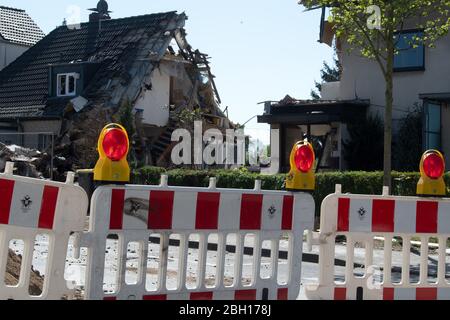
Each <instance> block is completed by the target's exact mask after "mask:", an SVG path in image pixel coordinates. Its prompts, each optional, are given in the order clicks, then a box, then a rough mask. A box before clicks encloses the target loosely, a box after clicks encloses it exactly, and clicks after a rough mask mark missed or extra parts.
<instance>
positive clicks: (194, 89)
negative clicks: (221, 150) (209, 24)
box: [0, 0, 233, 167]
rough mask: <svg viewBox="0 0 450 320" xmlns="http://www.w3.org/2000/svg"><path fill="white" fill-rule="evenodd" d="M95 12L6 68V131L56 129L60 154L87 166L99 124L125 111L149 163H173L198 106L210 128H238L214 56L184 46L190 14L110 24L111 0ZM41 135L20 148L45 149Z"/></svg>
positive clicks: (0, 101) (1, 118)
mask: <svg viewBox="0 0 450 320" xmlns="http://www.w3.org/2000/svg"><path fill="white" fill-rule="evenodd" d="M91 11H93V12H92V14H91V15H90V19H89V22H86V23H81V24H79V25H65V24H63V25H62V26H60V27H58V28H56V29H55V30H53V31H52V32H50V33H49V34H48V35H47V36H46V37H44V38H43V39H42V40H41V41H39V42H38V43H37V44H36V45H35V46H34V47H32V48H31V49H30V50H28V51H26V52H25V53H24V54H23V55H21V56H20V57H19V58H18V59H17V60H16V61H14V62H13V63H11V64H10V65H9V66H7V67H6V68H5V69H4V70H2V71H1V72H0V130H3V132H5V130H9V131H10V132H18V133H33V132H36V133H43V132H51V133H53V134H54V139H55V142H56V149H57V150H58V149H64V150H65V151H64V155H66V154H68V155H69V156H71V157H73V159H74V162H75V164H76V166H79V167H89V166H91V165H92V164H93V163H95V160H96V157H97V153H96V140H97V137H98V134H99V132H100V130H101V128H102V127H103V126H104V125H105V124H107V123H109V122H111V121H116V120H117V119H118V114H120V112H121V110H122V109H123V108H126V107H131V108H132V112H133V115H134V117H135V119H134V120H135V121H134V122H135V126H136V130H135V131H136V135H135V136H134V137H133V144H134V147H135V149H136V150H137V153H138V156H139V157H141V159H145V163H148V164H159V165H165V164H166V162H167V161H166V160H167V159H168V158H169V159H170V152H168V151H170V149H171V147H173V143H172V142H171V139H170V137H171V133H172V131H173V130H174V129H175V128H176V127H178V126H179V124H178V123H177V121H178V120H179V117H178V115H179V114H180V112H181V111H183V110H184V111H186V110H187V111H188V113H189V112H190V111H192V112H193V111H194V110H199V113H200V114H201V115H202V118H203V121H204V123H205V124H206V126H205V129H208V128H209V127H211V126H212V127H218V128H222V129H227V128H230V127H231V126H233V124H232V123H231V122H230V121H229V120H228V118H227V117H226V116H225V115H224V113H223V112H222V111H221V109H220V107H219V106H220V97H219V94H218V92H217V88H216V86H215V84H214V76H213V75H212V73H211V69H210V67H209V62H208V56H207V55H206V54H203V53H201V52H200V51H199V50H194V49H192V47H191V46H190V45H189V43H188V42H187V40H186V31H185V30H184V26H185V21H186V20H187V16H186V15H185V14H184V13H177V12H165V13H156V14H148V15H142V16H135V17H128V18H121V19H111V17H110V11H109V10H108V4H107V3H106V1H105V0H100V1H99V3H98V5H97V8H94V9H91ZM45 137H47V136H46V135H40V134H36V135H33V134H31V135H24V136H20V139H21V141H19V142H18V144H21V145H24V146H26V147H40V148H42V147H43V145H46V144H48V141H46V140H47V139H44V138H45ZM1 138H2V137H1V135H0V141H1ZM18 139H19V138H18ZM44 140H45V141H44Z"/></svg>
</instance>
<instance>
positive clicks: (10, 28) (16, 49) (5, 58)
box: [0, 6, 45, 70]
mask: <svg viewBox="0 0 450 320" xmlns="http://www.w3.org/2000/svg"><path fill="white" fill-rule="evenodd" d="M44 36H45V34H44V32H42V30H41V29H40V28H39V27H38V25H37V24H36V23H35V22H34V21H33V19H32V18H31V17H30V16H29V15H28V14H27V13H26V12H25V10H21V9H15V8H9V7H5V6H0V70H2V69H3V68H4V67H6V66H7V65H8V64H10V63H11V62H13V61H14V60H16V58H17V57H18V56H20V55H21V54H22V53H24V52H25V51H27V50H28V49H29V48H30V47H32V46H34V45H35V44H36V43H37V42H38V41H39V40H41V39H42V38H43V37H44Z"/></svg>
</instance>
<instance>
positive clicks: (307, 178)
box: [286, 140, 316, 191]
mask: <svg viewBox="0 0 450 320" xmlns="http://www.w3.org/2000/svg"><path fill="white" fill-rule="evenodd" d="M315 161H316V156H315V153H314V149H313V147H312V145H311V144H310V143H309V142H308V141H307V140H304V141H299V142H297V143H296V144H295V145H294V147H293V148H292V151H291V157H290V164H291V171H290V172H289V174H288V176H287V178H286V190H288V191H314V189H315V187H316V177H315V175H314V163H315Z"/></svg>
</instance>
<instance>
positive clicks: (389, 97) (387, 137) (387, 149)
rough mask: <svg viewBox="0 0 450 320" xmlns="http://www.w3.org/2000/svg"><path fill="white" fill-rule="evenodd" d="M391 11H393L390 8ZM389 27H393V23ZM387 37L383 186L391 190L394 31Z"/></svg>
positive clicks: (390, 12)
mask: <svg viewBox="0 0 450 320" xmlns="http://www.w3.org/2000/svg"><path fill="white" fill-rule="evenodd" d="M390 9H392V8H391V7H390ZM386 15H387V19H392V15H393V12H392V11H391V10H389V9H388V10H387V12H386ZM388 25H390V26H392V25H393V24H392V23H389V24H388ZM386 35H387V43H386V45H387V46H386V49H387V60H386V75H385V80H386V92H385V99H386V108H385V111H384V177H383V185H384V186H386V187H389V190H391V187H392V178H391V171H392V163H391V162H392V107H393V104H394V97H393V91H394V83H393V79H392V78H393V73H394V54H395V48H394V30H393V27H392V29H391V28H390V29H389V30H387V31H386Z"/></svg>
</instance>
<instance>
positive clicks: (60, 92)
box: [56, 73, 78, 97]
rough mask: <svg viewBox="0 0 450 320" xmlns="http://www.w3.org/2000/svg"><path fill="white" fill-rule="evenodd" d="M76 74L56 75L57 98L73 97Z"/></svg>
mask: <svg viewBox="0 0 450 320" xmlns="http://www.w3.org/2000/svg"><path fill="white" fill-rule="evenodd" d="M77 79H78V74H77V73H65V74H58V78H57V81H58V82H57V88H56V90H57V92H56V95H57V96H58V97H64V96H74V95H75V94H76V90H77V82H76V81H77Z"/></svg>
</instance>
